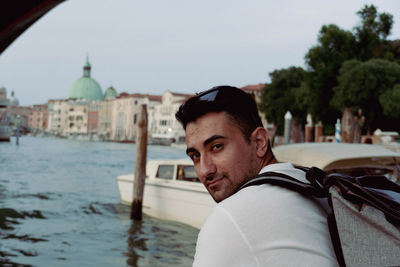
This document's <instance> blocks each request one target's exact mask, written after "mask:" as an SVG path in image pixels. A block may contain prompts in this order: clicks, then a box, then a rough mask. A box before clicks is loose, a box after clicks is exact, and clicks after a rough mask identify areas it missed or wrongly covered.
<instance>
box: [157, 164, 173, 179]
mask: <svg viewBox="0 0 400 267" xmlns="http://www.w3.org/2000/svg"><path fill="white" fill-rule="evenodd" d="M173 175H174V165H160V167H158V171H157V174H156V177H157V178H163V179H172V176H173Z"/></svg>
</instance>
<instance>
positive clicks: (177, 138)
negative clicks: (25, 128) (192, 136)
mask: <svg viewBox="0 0 400 267" xmlns="http://www.w3.org/2000/svg"><path fill="white" fill-rule="evenodd" d="M191 96H192V95H189V94H181V93H174V92H171V91H168V90H167V91H165V92H164V94H163V95H162V100H161V103H159V104H156V105H154V109H153V110H152V120H151V122H150V124H151V125H150V133H151V137H152V138H153V139H161V140H170V141H171V142H184V141H185V131H184V130H183V128H182V126H181V125H180V123H179V122H178V121H177V119H176V118H175V113H176V112H177V111H178V109H179V106H180V105H181V104H182V103H183V102H184V101H185V100H186V99H188V98H189V97H191Z"/></svg>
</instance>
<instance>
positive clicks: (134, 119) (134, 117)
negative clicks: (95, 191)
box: [133, 114, 137, 124]
mask: <svg viewBox="0 0 400 267" xmlns="http://www.w3.org/2000/svg"><path fill="white" fill-rule="evenodd" d="M136 117H137V116H136V114H135V115H134V116H133V124H136V119H137V118H136Z"/></svg>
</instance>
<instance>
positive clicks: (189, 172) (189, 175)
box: [176, 165, 200, 182]
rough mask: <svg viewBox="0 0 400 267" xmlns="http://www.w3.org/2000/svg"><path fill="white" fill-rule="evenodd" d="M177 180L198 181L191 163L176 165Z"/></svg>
mask: <svg viewBox="0 0 400 267" xmlns="http://www.w3.org/2000/svg"><path fill="white" fill-rule="evenodd" d="M176 179H177V180H181V181H189V182H200V180H199V178H197V175H196V172H195V170H194V166H191V165H178V173H177V177H176Z"/></svg>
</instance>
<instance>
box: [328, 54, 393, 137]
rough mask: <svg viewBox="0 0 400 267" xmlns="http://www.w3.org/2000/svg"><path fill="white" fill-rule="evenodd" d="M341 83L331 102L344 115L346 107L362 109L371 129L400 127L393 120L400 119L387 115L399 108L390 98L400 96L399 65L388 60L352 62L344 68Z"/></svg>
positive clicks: (340, 76) (368, 127) (344, 65)
mask: <svg viewBox="0 0 400 267" xmlns="http://www.w3.org/2000/svg"><path fill="white" fill-rule="evenodd" d="M338 81H339V84H338V86H336V87H335V88H334V92H335V95H334V97H333V98H332V102H331V104H332V106H334V107H335V108H336V109H337V110H338V111H340V112H343V110H344V108H346V107H348V108H351V109H353V110H354V111H356V110H358V109H359V108H361V109H362V110H363V114H364V116H365V117H366V126H367V129H370V130H372V131H373V130H375V129H376V128H381V129H393V128H394V127H398V126H396V125H397V124H396V125H393V121H392V119H395V118H397V119H398V116H397V117H396V116H394V117H393V116H392V117H391V118H390V117H387V116H388V115H389V113H391V111H396V107H398V104H397V103H393V102H394V101H395V100H394V99H390V98H391V97H395V96H396V95H397V94H398V93H399V92H398V89H396V88H397V87H395V85H396V84H400V65H399V64H397V63H395V62H391V61H388V60H384V59H371V60H368V61H366V62H361V61H358V60H349V61H346V62H345V63H344V64H343V66H342V68H341V69H340V75H339V77H338ZM386 105H390V106H386ZM385 109H386V112H385V113H384V111H385ZM384 114H386V115H387V116H384ZM394 114H395V113H394Z"/></svg>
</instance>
